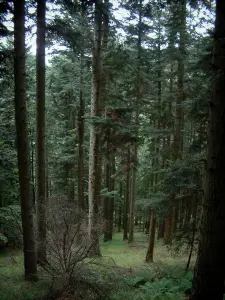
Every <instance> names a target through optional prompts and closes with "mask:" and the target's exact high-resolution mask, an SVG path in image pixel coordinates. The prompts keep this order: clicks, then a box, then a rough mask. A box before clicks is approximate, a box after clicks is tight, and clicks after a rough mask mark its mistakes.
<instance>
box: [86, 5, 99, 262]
mask: <svg viewBox="0 0 225 300" xmlns="http://www.w3.org/2000/svg"><path fill="white" fill-rule="evenodd" d="M101 4H102V1H100V0H99V1H98V0H96V1H95V33H94V43H93V54H92V96H91V117H93V118H96V117H100V107H101V105H100V74H101V72H100V71H101V30H102V28H101V27H102V26H101V24H102V14H101V11H100V6H101ZM100 163H101V159H100V135H99V126H98V125H97V124H94V121H92V124H91V126H90V150H89V183H88V194H89V195H88V196H89V238H90V242H91V244H92V250H91V252H90V256H99V255H101V252H100V246H99V228H98V223H99V222H98V218H99V202H100V180H101V179H100V178H99V177H100V169H101V166H100Z"/></svg>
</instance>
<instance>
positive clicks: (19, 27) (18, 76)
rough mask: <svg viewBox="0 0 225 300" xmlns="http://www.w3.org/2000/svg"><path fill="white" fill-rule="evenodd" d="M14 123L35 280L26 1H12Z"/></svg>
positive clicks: (28, 261) (27, 252)
mask: <svg viewBox="0 0 225 300" xmlns="http://www.w3.org/2000/svg"><path fill="white" fill-rule="evenodd" d="M14 51H15V53H14V80H15V120H16V139H17V155H18V169H19V185H20V204H21V217H22V230H23V252H24V268H25V278H26V279H28V280H34V279H36V278H37V263H36V247H35V237H34V222H33V211H32V200H31V191H30V165H29V142H28V122H27V106H26V68H25V1H24V0H21V1H14Z"/></svg>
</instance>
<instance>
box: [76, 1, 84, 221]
mask: <svg viewBox="0 0 225 300" xmlns="http://www.w3.org/2000/svg"><path fill="white" fill-rule="evenodd" d="M81 6H82V7H81V9H82V20H81V21H82V22H83V18H84V10H85V7H84V1H82V3H81ZM82 31H84V25H83V24H82ZM83 89H84V36H83V35H82V45H81V53H80V98H79V111H78V126H77V127H78V172H77V177H78V181H77V183H78V215H79V220H80V217H81V214H82V212H83V211H84V209H85V197H84V187H85V181H84V113H85V101H84V93H83Z"/></svg>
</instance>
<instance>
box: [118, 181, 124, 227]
mask: <svg viewBox="0 0 225 300" xmlns="http://www.w3.org/2000/svg"><path fill="white" fill-rule="evenodd" d="M122 197H123V183H122V182H120V202H119V203H118V222H117V230H118V232H121V228H122Z"/></svg>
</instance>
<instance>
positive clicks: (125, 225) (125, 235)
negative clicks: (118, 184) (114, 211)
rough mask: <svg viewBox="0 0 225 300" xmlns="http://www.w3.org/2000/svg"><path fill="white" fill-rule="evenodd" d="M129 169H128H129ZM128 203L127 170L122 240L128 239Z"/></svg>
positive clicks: (128, 172) (128, 156)
mask: <svg viewBox="0 0 225 300" xmlns="http://www.w3.org/2000/svg"><path fill="white" fill-rule="evenodd" d="M127 165H128V167H129V166H130V149H129V148H128V151H127ZM129 168H130V167H129ZM129 203H130V170H129V169H128V170H127V178H126V193H125V198H124V213H123V240H127V239H128V214H129Z"/></svg>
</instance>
